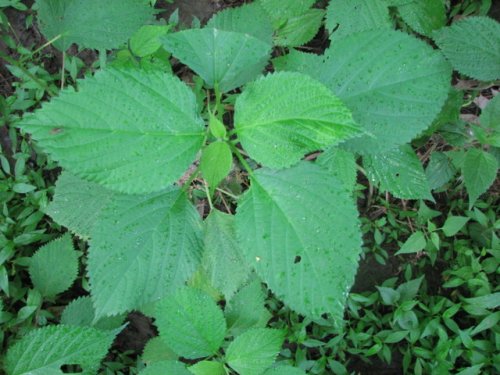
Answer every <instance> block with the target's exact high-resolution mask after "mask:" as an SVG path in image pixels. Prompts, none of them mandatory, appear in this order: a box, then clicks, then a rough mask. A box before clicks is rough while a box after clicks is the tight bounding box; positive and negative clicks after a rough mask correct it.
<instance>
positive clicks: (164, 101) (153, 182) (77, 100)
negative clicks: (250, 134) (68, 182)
mask: <svg viewBox="0 0 500 375" xmlns="http://www.w3.org/2000/svg"><path fill="white" fill-rule="evenodd" d="M20 127H21V128H22V129H23V130H26V131H28V132H30V133H32V135H33V138H35V139H36V140H37V141H38V143H39V145H40V146H41V147H42V148H43V149H44V150H45V151H46V152H48V153H49V154H51V155H52V156H53V158H54V159H56V160H57V161H59V163H60V164H61V165H62V166H63V167H64V168H66V169H68V170H69V171H70V172H72V173H73V174H75V175H77V176H79V177H82V178H84V179H86V180H89V181H94V182H97V183H100V184H102V185H104V186H105V187H108V188H110V189H113V190H117V191H121V192H126V193H147V192H154V191H159V190H161V189H162V188H165V187H167V186H169V185H170V184H171V183H172V182H174V181H176V180H177V179H178V178H180V177H181V176H182V174H183V173H184V172H185V170H186V169H187V168H188V167H189V165H190V164H191V163H192V162H193V160H194V159H195V156H196V153H197V152H198V150H199V149H200V147H201V145H202V142H203V138H204V125H203V121H202V120H201V118H200V117H199V115H198V113H197V105H196V100H195V97H194V95H193V93H192V91H191V90H190V89H189V88H188V87H187V86H186V85H184V84H183V83H182V82H181V81H180V80H179V79H177V78H175V77H173V76H170V75H167V74H165V73H160V72H158V71H156V72H154V71H151V72H145V71H140V70H127V71H125V70H115V69H106V70H105V71H101V72H98V73H97V74H96V75H95V76H94V77H92V78H87V79H85V80H82V81H80V84H79V90H78V92H75V91H74V90H72V89H67V90H65V91H64V92H62V94H61V95H60V96H59V97H57V98H55V99H53V100H52V101H51V102H50V103H47V104H45V105H44V106H43V107H42V109H40V110H38V111H36V112H35V113H34V114H33V115H30V116H27V117H25V118H24V119H23V120H22V121H21V123H20Z"/></svg>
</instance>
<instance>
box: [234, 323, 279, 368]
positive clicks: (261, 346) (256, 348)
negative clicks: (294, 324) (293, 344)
mask: <svg viewBox="0 0 500 375" xmlns="http://www.w3.org/2000/svg"><path fill="white" fill-rule="evenodd" d="M283 340H284V332H282V331H278V330H275V329H269V328H255V329H252V330H249V331H247V332H245V333H243V334H242V335H240V336H238V337H237V338H236V339H235V340H234V341H233V342H231V344H229V347H228V348H227V351H226V360H227V363H228V364H229V366H231V367H232V368H233V369H234V370H236V371H237V372H238V374H240V375H260V374H262V373H263V372H264V371H265V370H266V369H267V368H268V367H270V366H271V365H272V364H273V362H274V360H275V358H276V356H277V355H278V353H279V351H280V349H281V345H283Z"/></svg>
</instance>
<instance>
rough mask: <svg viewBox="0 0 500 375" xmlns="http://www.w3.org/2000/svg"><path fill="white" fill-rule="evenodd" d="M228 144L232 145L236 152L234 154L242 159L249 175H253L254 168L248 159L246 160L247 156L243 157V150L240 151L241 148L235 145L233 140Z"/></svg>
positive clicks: (241, 161)
mask: <svg viewBox="0 0 500 375" xmlns="http://www.w3.org/2000/svg"><path fill="white" fill-rule="evenodd" d="M236 142H237V141H236ZM228 144H229V147H231V150H232V151H233V152H234V154H235V155H236V157H237V158H238V160H239V161H240V163H241V165H242V166H243V168H245V170H246V171H247V173H248V175H249V176H250V177H253V169H252V168H251V167H250V165H249V164H248V163H247V161H246V160H245V158H244V157H243V155H241V152H240V150H238V147H236V146H235V145H234V143H232V142H228Z"/></svg>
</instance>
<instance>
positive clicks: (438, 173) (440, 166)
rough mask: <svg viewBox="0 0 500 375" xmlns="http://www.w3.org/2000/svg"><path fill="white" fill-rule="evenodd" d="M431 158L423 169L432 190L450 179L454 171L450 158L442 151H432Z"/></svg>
mask: <svg viewBox="0 0 500 375" xmlns="http://www.w3.org/2000/svg"><path fill="white" fill-rule="evenodd" d="M430 159H431V160H430V161H429V164H427V168H426V169H425V176H426V178H427V181H428V182H429V188H430V189H432V190H434V189H437V188H440V187H441V186H443V185H444V184H446V183H447V182H448V181H450V180H451V179H452V178H453V176H454V175H455V173H456V169H455V167H454V166H453V164H452V162H451V160H450V159H449V158H448V156H446V154H445V153H444V152H437V151H435V152H433V153H432V154H431V158H430Z"/></svg>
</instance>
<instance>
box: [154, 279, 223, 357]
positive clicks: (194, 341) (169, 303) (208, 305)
mask: <svg viewBox="0 0 500 375" xmlns="http://www.w3.org/2000/svg"><path fill="white" fill-rule="evenodd" d="M156 325H157V326H158V329H159V330H160V337H161V338H162V339H163V340H164V341H165V343H167V344H168V345H169V346H170V347H171V348H172V350H174V351H175V352H176V353H177V354H179V356H182V357H185V358H190V359H196V358H201V357H207V356H210V355H212V354H214V353H215V352H216V351H217V350H218V349H219V347H220V346H221V344H222V341H223V340H224V335H225V333H226V321H225V320H224V315H223V314H222V310H221V309H220V308H219V307H218V306H217V304H216V303H215V302H214V300H213V299H212V298H210V296H209V295H208V294H205V293H203V292H202V291H200V290H197V289H193V288H182V289H180V290H178V291H177V292H176V293H174V294H172V295H169V296H168V297H167V298H165V299H163V300H162V301H160V302H159V303H158V306H157V310H156Z"/></svg>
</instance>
